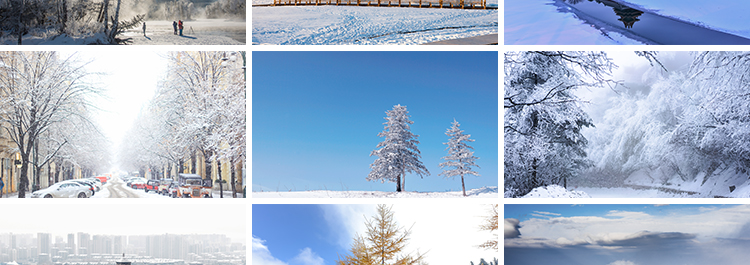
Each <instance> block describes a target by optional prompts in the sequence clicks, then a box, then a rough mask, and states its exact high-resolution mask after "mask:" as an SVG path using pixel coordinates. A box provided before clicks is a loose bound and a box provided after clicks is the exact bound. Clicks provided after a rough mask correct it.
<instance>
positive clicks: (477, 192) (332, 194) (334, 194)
mask: <svg viewBox="0 0 750 265" xmlns="http://www.w3.org/2000/svg"><path fill="white" fill-rule="evenodd" d="M454 197H458V198H460V197H463V195H462V194H461V191H445V192H418V191H405V192H385V191H332V190H312V191H290V192H253V194H252V198H454ZM466 197H471V198H498V193H497V187H482V188H478V189H472V190H467V191H466Z"/></svg>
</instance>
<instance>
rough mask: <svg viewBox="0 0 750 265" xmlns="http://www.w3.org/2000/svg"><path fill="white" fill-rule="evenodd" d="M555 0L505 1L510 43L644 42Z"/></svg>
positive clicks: (579, 43) (507, 38) (587, 43)
mask: <svg viewBox="0 0 750 265" xmlns="http://www.w3.org/2000/svg"><path fill="white" fill-rule="evenodd" d="M553 3H554V0H507V1H505V12H504V13H505V20H504V22H503V23H504V24H505V33H504V38H505V41H504V43H505V44H506V45H549V44H556V45H594V44H596V45H615V44H643V43H641V42H638V41H635V40H632V39H629V38H627V37H625V36H623V35H622V34H620V33H617V32H605V31H602V30H599V29H597V28H595V27H594V26H592V25H589V24H585V23H584V22H583V21H582V20H580V19H578V18H577V17H576V16H575V15H573V13H567V12H566V13H562V12H559V11H557V9H558V8H557V7H556V6H554V5H553Z"/></svg>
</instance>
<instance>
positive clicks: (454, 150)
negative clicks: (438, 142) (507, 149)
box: [439, 119, 479, 196]
mask: <svg viewBox="0 0 750 265" xmlns="http://www.w3.org/2000/svg"><path fill="white" fill-rule="evenodd" d="M460 126H461V124H459V123H458V122H457V121H456V120H455V119H454V120H453V123H452V126H451V127H450V128H448V130H447V131H446V132H445V135H448V136H449V137H450V139H448V142H447V143H443V144H446V145H448V147H446V150H448V155H447V156H444V157H443V160H445V162H443V163H440V167H441V168H443V172H442V173H440V174H439V175H442V176H445V177H446V178H452V177H456V176H460V177H461V189H462V190H463V194H464V196H466V185H465V184H464V175H474V176H479V173H477V172H476V171H474V170H472V169H471V167H479V166H478V165H477V164H476V163H474V161H475V160H477V159H479V158H478V157H476V156H474V151H472V150H473V149H474V148H473V147H471V146H469V144H468V143H469V142H473V141H474V139H469V137H471V134H464V131H463V130H461V129H460V128H458V127H460ZM446 167H447V168H449V169H446Z"/></svg>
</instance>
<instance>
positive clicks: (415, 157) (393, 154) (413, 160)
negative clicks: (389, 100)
mask: <svg viewBox="0 0 750 265" xmlns="http://www.w3.org/2000/svg"><path fill="white" fill-rule="evenodd" d="M408 113H409V112H408V111H407V110H406V106H401V105H400V104H399V105H395V106H393V109H392V110H389V111H386V114H387V116H386V117H385V120H386V122H385V123H383V124H384V125H385V128H383V131H382V132H380V133H378V137H385V140H383V141H382V142H380V143H379V144H378V145H377V146H376V148H380V149H376V150H373V151H372V152H371V153H370V156H373V155H374V156H378V158H377V159H375V162H373V163H372V164H371V165H370V168H371V169H372V171H370V174H368V175H367V180H369V181H372V180H380V181H381V183H382V182H385V181H390V182H396V191H397V192H401V191H402V190H406V172H409V173H416V174H417V175H419V176H420V177H421V176H423V175H427V176H429V175H430V172H429V171H428V170H427V168H426V167H425V166H424V164H422V161H419V159H420V158H421V156H420V152H419V149H417V144H419V141H418V140H417V137H419V135H416V134H413V133H411V128H410V127H409V125H410V124H413V123H414V122H413V121H411V120H409V117H410V116H409V115H408Z"/></svg>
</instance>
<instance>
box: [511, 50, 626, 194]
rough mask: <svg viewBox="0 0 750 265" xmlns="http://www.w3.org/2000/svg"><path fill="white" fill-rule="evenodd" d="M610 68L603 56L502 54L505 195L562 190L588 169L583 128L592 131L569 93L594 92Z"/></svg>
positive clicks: (577, 100) (586, 54) (585, 53)
mask: <svg viewBox="0 0 750 265" xmlns="http://www.w3.org/2000/svg"><path fill="white" fill-rule="evenodd" d="M614 67H615V65H614V64H613V63H612V62H611V59H609V58H607V55H606V54H605V53H603V52H600V53H594V52H548V51H541V52H520V53H517V52H509V53H506V54H505V97H504V106H503V107H504V109H505V124H504V129H505V161H504V165H505V174H504V177H505V196H506V197H517V196H523V195H525V194H526V193H528V192H530V191H531V190H532V189H533V188H536V187H540V186H547V185H551V184H562V185H565V183H566V180H567V179H568V178H570V177H573V176H575V175H576V174H577V170H578V169H580V168H582V167H586V166H588V165H590V162H589V161H588V160H587V159H586V152H585V151H584V148H585V146H586V144H587V143H588V140H587V139H586V138H585V137H584V136H583V135H582V134H581V129H582V128H583V127H589V126H593V124H592V120H591V118H589V116H588V114H586V112H584V111H583V110H582V109H581V106H580V105H579V99H578V97H577V96H576V95H575V94H574V93H573V91H575V90H576V89H579V88H582V87H600V86H603V85H605V84H609V83H611V82H613V81H611V80H609V79H607V78H606V77H607V76H608V75H609V74H610V73H611V69H612V68H614Z"/></svg>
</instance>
